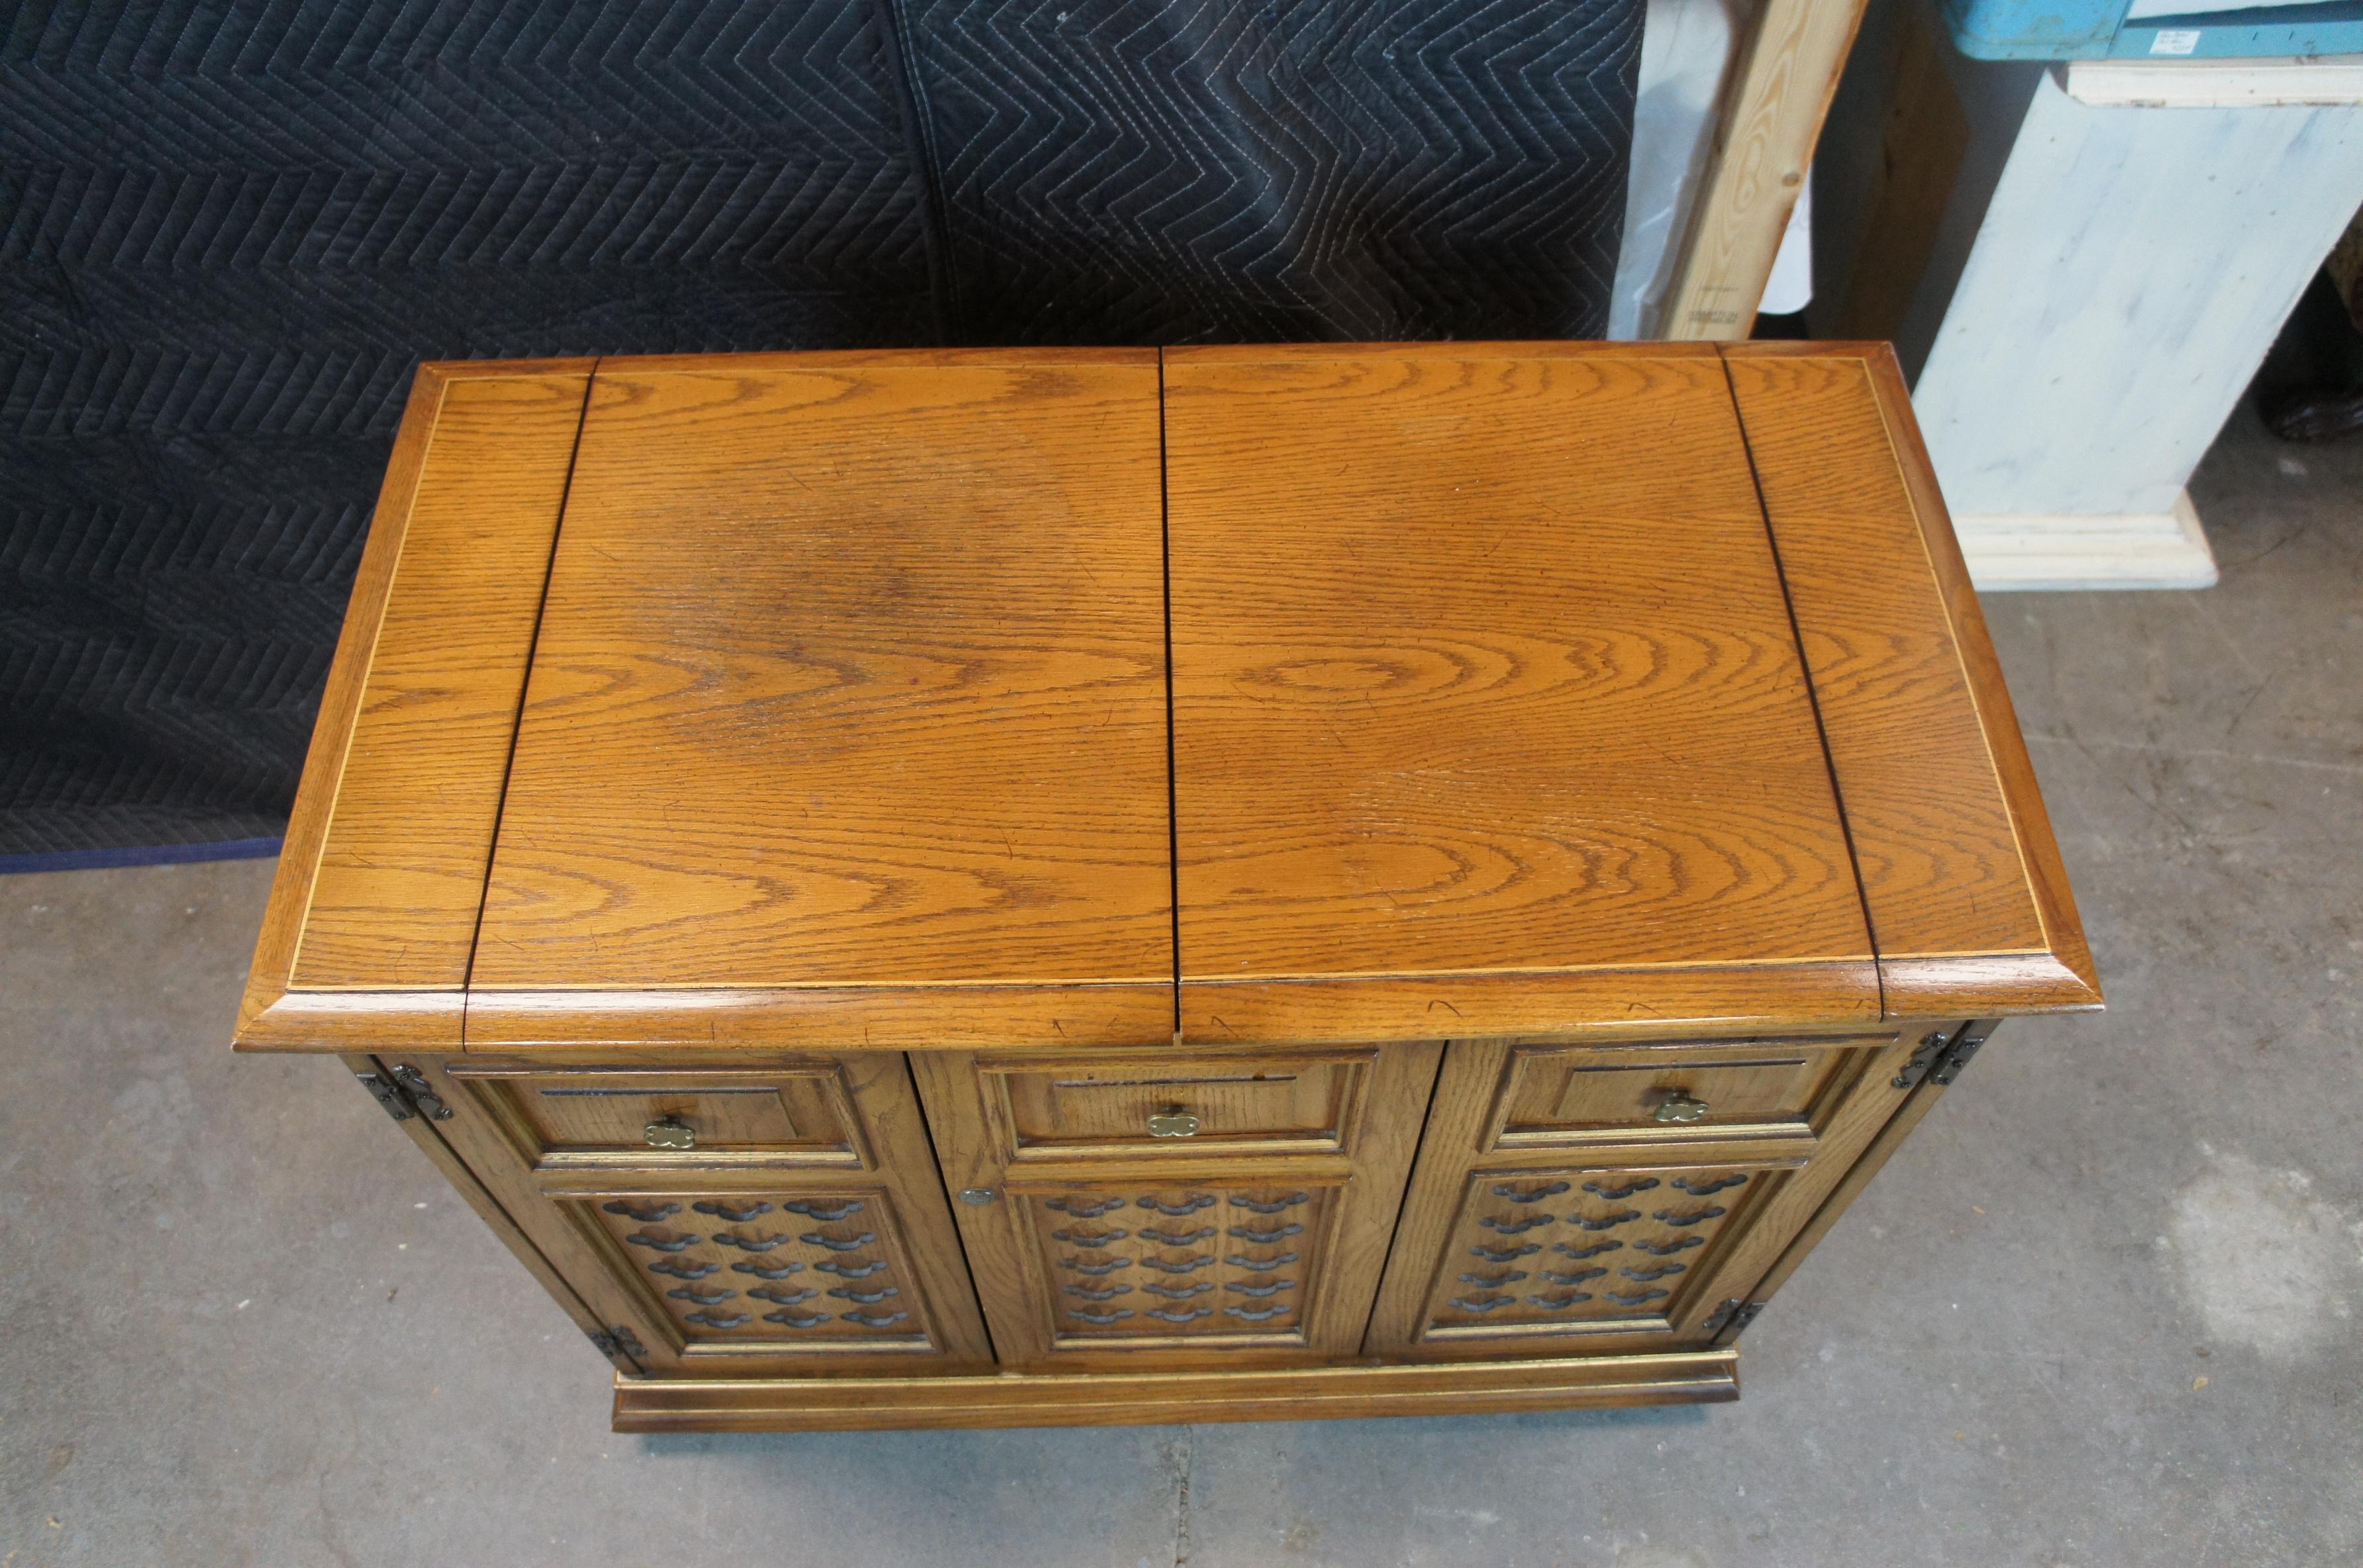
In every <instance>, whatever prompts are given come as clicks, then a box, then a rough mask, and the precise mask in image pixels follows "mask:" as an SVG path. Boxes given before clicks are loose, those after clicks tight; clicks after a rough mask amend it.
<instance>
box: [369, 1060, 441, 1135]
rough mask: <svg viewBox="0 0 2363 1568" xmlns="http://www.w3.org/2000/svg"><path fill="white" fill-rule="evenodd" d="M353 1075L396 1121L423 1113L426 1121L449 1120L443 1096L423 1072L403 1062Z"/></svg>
mask: <svg viewBox="0 0 2363 1568" xmlns="http://www.w3.org/2000/svg"><path fill="white" fill-rule="evenodd" d="M353 1077H354V1078H355V1079H356V1080H357V1081H358V1082H359V1083H360V1084H361V1088H365V1089H367V1090H369V1091H370V1098H371V1099H374V1100H376V1101H377V1102H378V1104H379V1105H381V1106H383V1108H384V1109H385V1113H386V1114H387V1115H388V1116H391V1117H393V1118H394V1120H395V1121H409V1120H410V1119H411V1118H412V1117H414V1116H424V1117H426V1118H427V1120H428V1121H450V1120H451V1108H450V1107H449V1106H448V1105H446V1104H444V1103H443V1097H442V1096H441V1095H439V1094H437V1093H436V1092H435V1086H434V1085H433V1084H430V1083H428V1082H427V1075H426V1074H425V1073H422V1072H420V1071H419V1070H418V1069H417V1068H416V1067H414V1066H411V1065H410V1064H409V1063H407V1062H396V1063H394V1065H393V1066H390V1067H388V1068H386V1070H385V1071H384V1072H383V1073H355V1074H354V1075H353Z"/></svg>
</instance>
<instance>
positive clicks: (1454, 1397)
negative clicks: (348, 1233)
mask: <svg viewBox="0 0 2363 1568" xmlns="http://www.w3.org/2000/svg"><path fill="white" fill-rule="evenodd" d="M1738 1397H1739V1367H1738V1353H1737V1352H1736V1350H1731V1349H1723V1350H1704V1351H1683V1352H1679V1353H1669V1354H1662V1355H1619V1356H1595V1357H1590V1358H1586V1359H1584V1360H1580V1361H1574V1360H1570V1361H1488V1362H1461V1363H1456V1364H1449V1365H1437V1364H1432V1363H1431V1364H1395V1365H1383V1366H1324V1367H1307V1368H1304V1369H1301V1370H1290V1371H1281V1372H1274V1371H1270V1370H1241V1371H1237V1372H1227V1371H1226V1372H1128V1373H999V1374H993V1373H984V1374H978V1375H970V1376H960V1377H800V1378H792V1377H779V1378H748V1379H743V1380H731V1381H725V1380H721V1379H712V1378H700V1379H689V1378H649V1377H621V1376H619V1377H617V1378H616V1408H615V1426H616V1430H617V1431H619V1432H682V1431H741V1432H770V1431H851V1430H874V1429H881V1428H923V1427H1066V1426H1136V1425H1148V1424H1150V1423H1155V1422H1163V1421H1291V1420H1311V1419H1319V1418H1323V1417H1338V1416H1450V1415H1483V1414H1492V1413H1495V1412H1499V1411H1505V1410H1572V1409H1582V1408H1593V1407H1606V1406H1619V1405H1698V1404H1714V1403H1720V1402H1723V1401H1726V1400H1731V1399H1736V1398H1738Z"/></svg>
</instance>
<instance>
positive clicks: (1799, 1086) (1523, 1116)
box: [1491, 1034, 1894, 1148]
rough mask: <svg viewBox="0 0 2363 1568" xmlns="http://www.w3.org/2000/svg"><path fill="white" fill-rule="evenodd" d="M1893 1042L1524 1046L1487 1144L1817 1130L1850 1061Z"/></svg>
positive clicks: (1880, 1038) (1514, 1058)
mask: <svg viewBox="0 0 2363 1568" xmlns="http://www.w3.org/2000/svg"><path fill="white" fill-rule="evenodd" d="M1893 1039H1894V1036H1893V1035H1892V1034H1881V1035H1876V1036H1869V1037H1864V1038H1855V1039H1846V1040H1836V1041H1827V1040H1819V1041H1795V1040H1790V1041H1761V1042H1758V1041H1747V1042H1741V1043H1729V1044H1720V1043H1698V1042H1689V1043H1677V1044H1670V1045H1636V1046H1631V1047H1621V1048H1608V1049H1601V1048H1570V1047H1566V1046H1544V1045H1521V1046H1518V1047H1516V1048H1515V1049H1514V1051H1513V1052H1512V1053H1511V1057H1510V1070H1509V1073H1508V1075H1507V1077H1505V1079H1504V1080H1503V1088H1502V1095H1501V1103H1500V1106H1499V1108H1498V1110H1497V1112H1496V1115H1495V1119H1494V1123H1493V1128H1492V1138H1491V1143H1492V1144H1493V1145H1494V1146H1498V1147H1502V1148H1554V1147H1569V1146H1573V1145H1581V1144H1587V1143H1624V1142H1629V1141H1631V1140H1632V1138H1633V1137H1634V1135H1635V1134H1636V1133H1647V1134H1651V1135H1653V1136H1658V1137H1669V1138H1732V1137H1738V1138H1761V1137H1767V1136H1774V1137H1778V1136H1789V1137H1811V1136H1812V1135H1813V1132H1814V1128H1815V1127H1816V1126H1817V1125H1819V1123H1820V1122H1822V1121H1826V1120H1827V1115H1828V1111H1829V1110H1830V1109H1831V1107H1832V1106H1833V1105H1834V1104H1835V1102H1836V1101H1835V1095H1834V1093H1833V1090H1834V1089H1839V1088H1843V1086H1844V1082H1845V1080H1846V1079H1847V1076H1848V1069H1849V1067H1850V1066H1854V1065H1858V1063H1859V1062H1860V1061H1861V1059H1862V1058H1863V1056H1864V1055H1866V1054H1867V1053H1869V1052H1874V1051H1877V1050H1880V1049H1881V1048H1882V1047H1884V1046H1886V1045H1888V1044H1889V1043H1892V1041H1893Z"/></svg>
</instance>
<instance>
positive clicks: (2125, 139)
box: [1913, 61, 2363, 588]
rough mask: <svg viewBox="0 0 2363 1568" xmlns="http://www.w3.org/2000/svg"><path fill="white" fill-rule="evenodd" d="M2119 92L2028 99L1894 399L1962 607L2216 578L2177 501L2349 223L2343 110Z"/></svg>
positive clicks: (2355, 197)
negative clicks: (1940, 496)
mask: <svg viewBox="0 0 2363 1568" xmlns="http://www.w3.org/2000/svg"><path fill="white" fill-rule="evenodd" d="M2208 63H2209V64H2210V65H2211V66H2213V69H2214V70H2215V73H2216V74H2217V75H2219V76H2220V75H2222V74H2223V72H2222V71H2221V69H2220V65H2218V64H2216V63H2215V62H2208ZM2268 63H2269V62H2263V61H2258V62H2251V63H2250V65H2249V67H2248V72H2249V73H2250V74H2251V75H2253V74H2254V72H2256V70H2257V69H2258V68H2259V67H2262V66H2265V65H2267V64H2268ZM2147 69H2148V70H2151V71H2160V70H2171V69H2179V68H2175V67H2148V68H2147ZM2292 69H2293V67H2292ZM2123 75H2124V73H2123V72H2118V73H2116V75H2115V76H2113V77H2109V78H2106V79H2104V80H2103V81H2102V83H2097V84H2096V85H2098V86H2100V87H2102V88H2104V89H2105V92H2106V94H2107V97H2106V101H2104V102H2102V103H2096V104H2087V103H2082V102H2080V101H2078V100H2077V99H2076V98H2075V97H2073V96H2071V94H2070V92H2069V87H2068V86H2063V84H2062V81H2061V79H2060V77H2059V76H2058V75H2047V76H2046V77H2045V78H2044V80H2043V81H2042V83H2040V84H2039V85H2038V86H2037V88H2036V93H2035V96H2034V99H2033V101H2032V102H2031V103H2030V105H2028V108H2027V111H2026V116H2025V120H2024V122H2023V123H2022V124H2021V126H2020V128H2019V131H2018V135H2017V138H2016V139H2015V140H2014V142H2013V143H2012V147H2011V152H2010V156H2009V160H2008V162H2007V163H2006V164H2005V165H2004V167H2003V170H2002V180H2001V182H2000V184H1999V185H1998V186H1997V187H1996V188H1995V190H1994V193H1993V198H1992V200H1991V203H1990V204H1989V205H1988V207H1987V209H1986V213H1985V216H1984V221H1983V222H1982V223H1981V224H1980V226H1979V229H1978V237H1977V241H1976V244H1975V246H1974V247H1973V248H1972V249H1971V250H1970V253H1969V264H1968V266H1967V268H1966V269H1965V270H1964V271H1963V272H1962V274H1961V279H1960V282H1959V284H1958V287H1957V288H1956V289H1955V291H1954V293H1953V298H1952V302H1951V304H1950V306H1949V307H1948V308H1947V312H1946V315H1945V319H1944V326H1943V327H1942V328H1941V330H1940V331H1939V332H1938V333H1937V336H1936V344H1935V347H1934V348H1933V349H1932V350H1931V352H1930V354H1929V357H1928V359H1927V362H1926V365H1925V368H1924V369H1923V370H1922V371H1921V374H1920V379H1919V381H1918V383H1917V385H1916V386H1915V387H1914V393H1913V404H1914V408H1915V409H1916V411H1917V412H1918V414H1919V417H1920V422H1921V425H1922V426H1923V427H1924V429H1925V431H1926V434H1927V439H1928V447H1929V450H1930V454H1931V456H1932V457H1933V458H1934V459H1935V462H1936V473H1937V477H1938V480H1940V481H1941V482H1942V484H1943V486H1944V491H1945V497H1946V502H1947V506H1948V507H1949V508H1950V510H1951V512H1952V513H1953V516H1954V519H1955V523H1956V525H1957V526H1958V528H1959V530H1960V534H1961V544H1962V548H1963V550H1964V552H1965V554H1966V555H1967V556H1968V558H1969V567H1970V570H1971V573H1972V575H1973V576H1974V577H1975V578H1976V580H1977V582H1978V585H1979V586H1980V588H2167V587H2173V588H2191V587H2203V586H2205V585H2206V584H2208V583H2211V582H2213V580H2214V576H2215V569H2214V562H2213V558H2212V557H2211V556H2210V555H2209V553H2208V549H2207V544H2206V538H2205V536H2204V535H2203V534H2202V532H2201V530H2200V526H2199V521H2198V517H2197V515H2196V513H2193V512H2192V510H2191V502H2190V499H2189V497H2188V496H2186V495H2185V494H2184V492H2183V487H2184V485H2185V484H2186V483H2187V482H2188V481H2189V480H2190V478H2191V471H2192V469H2195V468H2196V467H2197V466H2198V463H2199V459H2200V458H2202V456H2204V455H2205V453H2206V450H2207V447H2208V446H2209V444H2210V443H2211V442H2213V439H2214V438H2215V435H2216V432H2217V431H2218V430H2220V429H2221V428H2222V427H2223V424H2224V418H2225V417H2226V416H2227V415H2228V414H2231V412H2232V410H2233V408H2234V406H2235V404H2236V403H2238V401H2239V398H2240V394H2241V392H2243V390H2244V389H2245V388H2246V387H2247V383H2248V381H2249V379H2250V378H2251V377H2252V376H2253V375H2254V374H2255V373H2256V370H2257V366H2258V363H2260V362H2261V361H2262V359H2263V358H2264V355H2265V351H2266V350H2267V349H2268V348H2270V347H2271V344H2272V339H2273V336H2274V334H2275V333H2276V332H2277V331H2279V330H2280V324H2281V322H2282V321H2283V320H2284V319H2285V318H2286V317H2287V316H2288V315H2289V312H2290V310H2291V307H2292V306H2293V305H2294V304H2296V302H2297V297H2298V294H2299V293H2300V291H2302V289H2303V288H2304V286H2305V284H2306V282H2307V280H2308V279H2310V278H2311V277H2312V276H2313V271H2314V269H2315V268H2316V267H2318V266H2319V265H2320V264H2321V261H2322V258H2323V257H2324V255H2325V254H2327V253H2328V251H2329V249H2330V247H2331V245H2332V244H2333V243H2334V242H2335V240H2336V238H2337V237H2338V235H2339V233H2340V232H2341V231H2342V230H2343V229H2344V228H2345V227H2346V223H2347V221H2348V220H2349V219H2350V218H2351V217H2353V215H2354V214H2355V211H2356V208H2357V205H2358V204H2363V106H2358V105H2355V104H2352V103H2348V104H2343V105H2323V104H2320V103H2316V102H2311V101H2304V102H2299V103H2295V104H2288V105H2279V104H2275V103H2273V102H2271V101H2270V100H2269V99H2267V100H2266V101H2265V102H2264V103H2263V104H2262V105H2258V104H2257V100H2256V99H2255V98H2253V97H2251V98H2247V99H2242V100H2238V101H2240V102H2243V103H2244V104H2247V105H2252V106H2242V107H2211V106H2199V107H2186V106H2170V107H2169V106H2136V103H2137V102H2142V103H2146V104H2147V105H2157V104H2158V103H2160V102H2163V103H2167V104H2179V103H2189V102H2191V99H2190V98H2189V97H2188V96H2185V97H2183V98H2180V99H2179V100H2178V99H2177V98H2176V97H2174V96H2172V95H2171V94H2167V93H2165V92H2163V91H2162V90H2159V89H2156V88H2147V87H2142V86H2140V85H2139V84H2138V83H2136V85H2135V86H2134V87H2133V88H2132V89H2131V90H2128V88H2127V87H2126V84H2125V83H2124V81H2123V80H2122V77H2123ZM2073 81H2074V78H2073V77H2072V76H2070V77H2069V83H2070V84H2071V85H2072V83H2073ZM2328 81H2329V79H2328V78H2327V77H2320V78H2310V79H2308V80H2307V83H2306V84H2305V86H2304V88H2303V89H2302V91H2304V92H2311V93H2313V94H2317V95H2319V94H2321V93H2323V92H2325V91H2328V90H2329V87H2328V86H2327V85H2326V83H2328ZM2224 101H2226V100H2224V99H2222V98H2217V99H2203V100H2202V102H2213V103H2220V102H2224Z"/></svg>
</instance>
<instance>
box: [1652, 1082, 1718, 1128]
mask: <svg viewBox="0 0 2363 1568" xmlns="http://www.w3.org/2000/svg"><path fill="white" fill-rule="evenodd" d="M1706 1113H1707V1103H1706V1101H1704V1100H1703V1099H1692V1098H1691V1097H1690V1095H1688V1094H1687V1093H1685V1092H1684V1091H1682V1090H1681V1089H1676V1090H1675V1091H1674V1092H1673V1093H1671V1094H1670V1095H1668V1096H1667V1097H1666V1098H1665V1099H1663V1100H1662V1101H1660V1102H1659V1106H1658V1120H1659V1121H1697V1120H1698V1119H1699V1118H1700V1117H1702V1116H1704V1115H1705V1114H1706Z"/></svg>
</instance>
